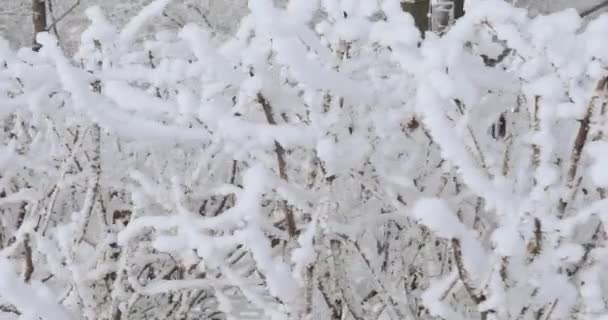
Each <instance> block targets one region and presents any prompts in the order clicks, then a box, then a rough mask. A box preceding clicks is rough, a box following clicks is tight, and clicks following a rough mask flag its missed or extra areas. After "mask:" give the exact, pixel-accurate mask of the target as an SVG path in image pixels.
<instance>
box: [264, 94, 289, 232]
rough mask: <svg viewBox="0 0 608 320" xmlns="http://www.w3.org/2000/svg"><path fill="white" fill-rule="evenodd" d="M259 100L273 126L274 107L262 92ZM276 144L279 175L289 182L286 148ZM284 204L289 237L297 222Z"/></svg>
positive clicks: (275, 123)
mask: <svg viewBox="0 0 608 320" xmlns="http://www.w3.org/2000/svg"><path fill="white" fill-rule="evenodd" d="M257 101H258V102H259V103H260V104H261V105H262V109H263V110H264V115H265V116H266V121H268V123H269V124H270V125H273V126H275V125H277V122H276V121H275V119H274V115H273V113H272V107H271V106H270V103H269V102H268V100H267V99H266V98H265V97H264V95H262V94H261V93H258V95H257ZM274 146H275V148H274V152H275V153H276V155H277V164H278V170H279V177H280V178H281V179H282V180H283V181H285V182H287V181H288V177H287V162H286V161H285V149H284V148H283V146H281V144H280V143H279V142H278V141H276V140H275V142H274ZM282 206H283V210H284V211H285V220H286V221H287V233H288V234H289V237H290V238H291V237H294V236H295V234H296V222H295V219H294V217H293V210H292V209H291V207H290V206H289V204H288V203H287V201H286V200H283V201H282Z"/></svg>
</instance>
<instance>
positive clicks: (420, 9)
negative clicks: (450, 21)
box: [401, 0, 431, 37]
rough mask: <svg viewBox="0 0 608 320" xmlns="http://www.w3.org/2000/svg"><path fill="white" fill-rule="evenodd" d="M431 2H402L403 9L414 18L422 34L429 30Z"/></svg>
mask: <svg viewBox="0 0 608 320" xmlns="http://www.w3.org/2000/svg"><path fill="white" fill-rule="evenodd" d="M430 2H431V1H430V0H409V1H408V2H401V9H403V11H405V12H408V13H409V14H411V15H412V17H414V22H415V23H416V27H417V28H418V30H420V32H421V33H422V36H423V37H424V32H425V31H428V30H429V8H430Z"/></svg>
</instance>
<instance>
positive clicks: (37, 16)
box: [32, 0, 46, 51]
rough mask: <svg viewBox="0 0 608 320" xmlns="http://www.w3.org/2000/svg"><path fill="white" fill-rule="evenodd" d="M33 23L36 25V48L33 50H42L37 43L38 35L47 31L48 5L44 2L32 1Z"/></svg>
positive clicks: (39, 0) (42, 0)
mask: <svg viewBox="0 0 608 320" xmlns="http://www.w3.org/2000/svg"><path fill="white" fill-rule="evenodd" d="M32 22H33V23H34V46H33V47H32V50H34V51H38V50H40V44H39V43H37V42H36V35H37V34H38V33H39V32H44V31H46V4H45V1H44V0H32Z"/></svg>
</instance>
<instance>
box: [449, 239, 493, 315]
mask: <svg viewBox="0 0 608 320" xmlns="http://www.w3.org/2000/svg"><path fill="white" fill-rule="evenodd" d="M452 251H453V253H454V261H455V263H456V269H458V276H459V277H460V281H461V282H462V284H463V285H464V289H465V290H466V291H467V293H468V294H469V296H470V297H471V299H472V300H473V302H475V304H480V303H482V302H484V301H485V300H486V297H485V296H484V295H483V294H480V295H478V294H477V293H475V288H473V286H472V284H471V279H470V277H469V273H468V272H467V270H466V269H465V267H464V261H463V260H462V247H461V246H460V240H458V239H456V238H454V239H452Z"/></svg>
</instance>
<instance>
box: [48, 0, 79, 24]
mask: <svg viewBox="0 0 608 320" xmlns="http://www.w3.org/2000/svg"><path fill="white" fill-rule="evenodd" d="M79 4H80V0H76V3H74V4H73V5H72V6H71V7H70V8H69V9H68V10H66V11H65V12H64V13H63V14H62V15H61V16H59V18H57V19H54V20H55V21H53V23H51V25H50V26H48V27H46V28H45V29H44V31H49V30H51V28H55V25H56V24H57V23H59V22H60V21H61V20H63V18H65V17H66V16H67V15H68V14H70V12H72V11H74V9H76V7H78V5H79Z"/></svg>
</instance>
